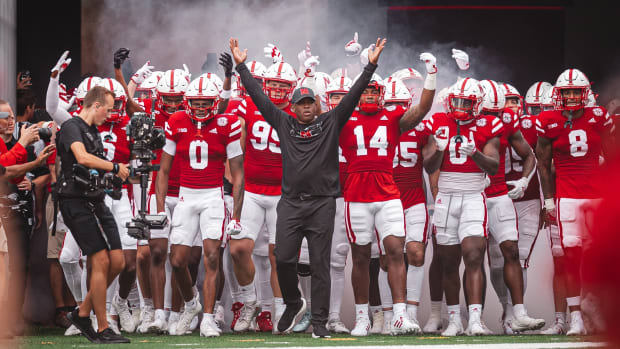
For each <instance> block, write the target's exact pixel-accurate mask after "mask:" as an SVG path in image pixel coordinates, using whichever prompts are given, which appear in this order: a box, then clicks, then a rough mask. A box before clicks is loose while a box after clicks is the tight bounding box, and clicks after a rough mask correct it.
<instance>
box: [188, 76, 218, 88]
mask: <svg viewBox="0 0 620 349" xmlns="http://www.w3.org/2000/svg"><path fill="white" fill-rule="evenodd" d="M199 77H205V78H207V79H208V80H211V81H212V82H213V83H214V84H215V86H217V89H218V90H219V91H220V92H222V89H223V88H224V81H222V79H221V78H220V77H219V76H217V74H214V73H204V74H202V75H200V76H199ZM194 81H196V80H194ZM188 88H189V87H188Z"/></svg>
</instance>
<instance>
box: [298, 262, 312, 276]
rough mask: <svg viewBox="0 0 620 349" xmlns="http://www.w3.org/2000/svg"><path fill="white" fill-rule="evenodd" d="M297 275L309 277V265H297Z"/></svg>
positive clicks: (310, 273) (310, 272)
mask: <svg viewBox="0 0 620 349" xmlns="http://www.w3.org/2000/svg"><path fill="white" fill-rule="evenodd" d="M297 275H299V276H302V277H305V276H311V275H312V271H311V270H310V265H308V264H301V263H297Z"/></svg>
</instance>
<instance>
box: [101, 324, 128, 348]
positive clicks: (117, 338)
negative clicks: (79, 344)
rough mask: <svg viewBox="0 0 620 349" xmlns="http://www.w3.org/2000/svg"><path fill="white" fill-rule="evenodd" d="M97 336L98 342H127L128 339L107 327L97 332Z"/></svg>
mask: <svg viewBox="0 0 620 349" xmlns="http://www.w3.org/2000/svg"><path fill="white" fill-rule="evenodd" d="M97 338H99V343H101V344H113V343H129V339H127V338H125V337H123V336H121V335H118V334H116V333H114V331H112V329H111V328H109V327H108V328H106V329H105V330H103V331H101V332H98V333H97Z"/></svg>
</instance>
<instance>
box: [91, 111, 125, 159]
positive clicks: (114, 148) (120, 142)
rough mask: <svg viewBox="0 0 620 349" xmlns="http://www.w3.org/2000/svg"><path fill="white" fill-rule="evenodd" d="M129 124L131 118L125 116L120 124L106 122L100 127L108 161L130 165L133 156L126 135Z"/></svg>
mask: <svg viewBox="0 0 620 349" xmlns="http://www.w3.org/2000/svg"><path fill="white" fill-rule="evenodd" d="M127 123H129V116H127V115H125V116H124V117H123V118H122V119H121V120H120V121H119V122H106V123H104V124H103V125H101V126H99V127H98V129H99V134H100V136H101V141H102V142H103V149H104V152H105V157H106V159H108V161H112V162H118V163H120V164H128V163H129V159H130V155H131V154H130V151H129V141H127V134H126V133H125V127H126V126H127Z"/></svg>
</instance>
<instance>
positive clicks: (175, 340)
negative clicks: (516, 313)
mask: <svg viewBox="0 0 620 349" xmlns="http://www.w3.org/2000/svg"><path fill="white" fill-rule="evenodd" d="M62 333H63V332H62V331H60V330H56V329H36V330H34V331H33V333H31V335H29V336H26V337H23V338H22V339H21V342H22V344H23V347H24V348H50V349H51V348H84V347H98V345H95V344H91V343H90V342H88V341H87V340H86V339H85V338H82V337H64V336H63V335H62ZM128 337H129V338H130V339H131V344H123V345H114V346H113V348H115V349H116V348H119V349H120V348H136V349H137V348H149V349H156V348H157V349H159V348H187V349H189V348H252V347H257V348H264V347H312V346H325V347H326V346H329V347H334V346H372V347H384V346H413V345H438V348H451V347H455V348H458V347H459V344H461V345H464V346H463V347H468V348H471V347H472V346H471V345H474V346H473V347H476V346H478V345H481V344H487V346H483V347H495V346H494V344H495V345H497V344H504V346H505V345H508V346H506V348H509V347H512V346H511V345H510V344H511V343H512V344H518V343H523V344H525V343H532V344H530V345H529V346H528V348H537V347H545V348H553V347H556V348H566V347H575V345H577V346H580V347H590V346H598V345H600V338H597V337H591V336H590V337H566V336H540V335H520V336H487V337H464V336H462V337H456V338H447V337H439V336H426V335H423V336H406V337H391V336H370V337H365V338H354V337H351V336H348V335H335V336H334V337H332V338H330V339H313V338H312V336H311V335H310V334H293V335H288V336H275V335H272V334H268V333H247V334H235V335H232V334H224V335H222V336H221V337H217V338H208V339H207V338H201V337H199V336H198V334H197V333H195V334H194V335H192V336H181V337H175V336H153V335H139V334H131V335H129V336H128ZM580 342H587V343H582V344H583V345H580ZM593 342H595V343H593ZM534 343H540V346H537V344H534ZM553 343H555V344H553ZM466 344H469V345H470V346H466ZM556 344H557V346H555V345H556ZM591 344H594V345H591ZM504 346H501V347H504ZM515 347H518V345H517V346H515Z"/></svg>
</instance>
